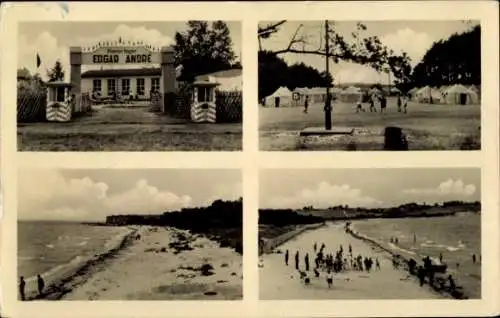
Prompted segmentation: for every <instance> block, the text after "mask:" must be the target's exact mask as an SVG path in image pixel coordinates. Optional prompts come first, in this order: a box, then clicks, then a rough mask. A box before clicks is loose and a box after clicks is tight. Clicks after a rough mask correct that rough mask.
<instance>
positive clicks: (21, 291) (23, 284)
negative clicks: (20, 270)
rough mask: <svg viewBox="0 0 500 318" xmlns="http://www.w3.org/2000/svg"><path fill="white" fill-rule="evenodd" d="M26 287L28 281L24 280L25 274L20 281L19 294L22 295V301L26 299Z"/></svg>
mask: <svg viewBox="0 0 500 318" xmlns="http://www.w3.org/2000/svg"><path fill="white" fill-rule="evenodd" d="M25 289H26V282H25V281H24V276H21V279H20V281H19V294H20V295H21V300H22V301H24V300H26V296H25Z"/></svg>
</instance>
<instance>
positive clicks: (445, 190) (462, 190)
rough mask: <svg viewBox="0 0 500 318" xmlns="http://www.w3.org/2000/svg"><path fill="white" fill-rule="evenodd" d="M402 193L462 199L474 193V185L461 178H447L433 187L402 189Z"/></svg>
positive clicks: (435, 197)
mask: <svg viewBox="0 0 500 318" xmlns="http://www.w3.org/2000/svg"><path fill="white" fill-rule="evenodd" d="M403 193H404V194H408V195H414V196H421V197H427V199H442V198H445V199H447V200H451V199H456V200H460V199H464V198H468V197H471V196H473V195H474V194H475V193H476V186H475V185H473V184H465V183H464V182H463V181H462V180H460V179H458V180H454V179H451V178H450V179H448V180H446V181H443V182H441V183H440V184H439V185H438V186H437V187H434V188H419V189H406V190H403Z"/></svg>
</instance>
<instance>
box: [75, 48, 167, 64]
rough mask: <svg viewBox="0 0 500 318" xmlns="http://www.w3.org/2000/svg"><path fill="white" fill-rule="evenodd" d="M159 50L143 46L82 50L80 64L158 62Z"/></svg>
mask: <svg viewBox="0 0 500 318" xmlns="http://www.w3.org/2000/svg"><path fill="white" fill-rule="evenodd" d="M160 63H161V52H159V51H153V50H152V49H149V48H148V47H145V46H138V47H130V46H127V47H99V48H97V49H95V50H89V51H85V52H82V64H85V65H95V64H99V65H100V64H125V65H131V64H160Z"/></svg>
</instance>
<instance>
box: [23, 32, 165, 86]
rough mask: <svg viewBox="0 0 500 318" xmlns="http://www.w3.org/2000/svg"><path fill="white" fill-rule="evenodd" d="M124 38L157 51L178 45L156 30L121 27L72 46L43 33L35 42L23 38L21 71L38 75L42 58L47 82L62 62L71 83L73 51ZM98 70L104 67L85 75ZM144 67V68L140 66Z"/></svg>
mask: <svg viewBox="0 0 500 318" xmlns="http://www.w3.org/2000/svg"><path fill="white" fill-rule="evenodd" d="M119 37H121V38H122V39H123V40H124V41H144V42H145V43H148V44H151V45H153V46H156V47H161V46H167V45H171V44H173V43H174V40H173V39H172V38H171V37H168V36H165V35H163V34H162V33H161V32H160V31H158V30H156V29H148V28H145V27H130V26H128V25H125V24H120V25H118V26H117V27H116V28H115V30H114V31H113V32H111V33H107V34H102V35H100V36H97V37H92V38H85V37H78V38H75V39H74V40H73V42H72V43H71V44H62V43H60V41H58V39H57V38H56V37H55V36H54V35H53V34H51V33H50V32H47V31H41V32H40V33H39V34H38V35H37V36H36V37H35V39H34V40H28V38H27V36H26V35H24V34H21V35H20V36H19V42H18V68H23V67H26V68H27V69H28V70H29V71H30V72H31V73H32V74H34V73H36V71H37V69H36V54H37V53H38V54H39V55H40V58H41V61H42V64H41V66H40V69H39V72H40V74H41V75H42V77H44V78H46V69H50V68H52V67H53V66H54V63H55V62H56V61H57V60H59V61H60V62H61V64H62V66H63V69H64V70H65V71H66V74H65V80H66V81H68V80H69V70H70V64H69V47H70V46H82V47H90V46H92V45H95V44H96V43H98V42H100V41H116V40H118V38H119ZM96 67H97V68H98V67H100V66H84V65H82V71H85V70H86V69H92V68H96ZM123 67H127V68H130V66H123V65H119V66H110V68H123ZM136 67H142V66H136Z"/></svg>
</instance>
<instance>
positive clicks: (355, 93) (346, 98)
mask: <svg viewBox="0 0 500 318" xmlns="http://www.w3.org/2000/svg"><path fill="white" fill-rule="evenodd" d="M362 95H363V92H362V91H361V89H360V88H358V87H354V86H350V87H348V88H346V89H344V90H343V91H342V93H340V101H342V102H344V103H356V102H357V101H359V100H360V98H361V96H362Z"/></svg>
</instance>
